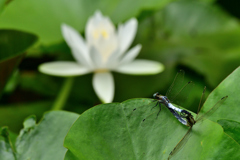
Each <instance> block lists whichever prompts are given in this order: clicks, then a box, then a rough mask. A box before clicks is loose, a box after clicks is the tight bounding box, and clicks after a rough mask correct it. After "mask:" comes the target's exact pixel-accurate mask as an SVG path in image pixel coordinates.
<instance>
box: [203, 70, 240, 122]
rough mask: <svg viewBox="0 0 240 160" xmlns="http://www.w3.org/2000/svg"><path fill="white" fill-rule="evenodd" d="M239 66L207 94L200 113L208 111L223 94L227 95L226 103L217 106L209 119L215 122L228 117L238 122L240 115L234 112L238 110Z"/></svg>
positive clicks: (239, 100) (239, 101) (239, 102)
mask: <svg viewBox="0 0 240 160" xmlns="http://www.w3.org/2000/svg"><path fill="white" fill-rule="evenodd" d="M239 78H240V67H238V68H237V69H236V70H234V71H233V72H232V73H231V74H230V75H229V76H228V77H227V78H226V79H225V80H223V81H222V82H221V83H220V84H219V85H218V87H217V88H216V89H215V90H214V91H213V92H212V93H211V94H210V95H209V97H208V99H207V101H206V102H205V104H204V107H203V109H202V113H205V112H206V111H208V110H209V109H210V108H211V107H212V106H213V105H214V104H215V103H216V102H217V101H218V100H220V99H221V98H222V97H224V96H228V99H227V100H226V103H224V104H223V105H222V106H221V107H219V108H218V109H217V110H216V111H215V113H214V114H212V115H211V116H210V117H209V119H210V120H212V121H214V122H217V121H218V120H219V119H228V120H233V121H236V122H240V117H239V115H238V114H236V113H237V112H238V110H239V104H240V99H239V97H238V95H239V94H238V93H239V88H240V84H239Z"/></svg>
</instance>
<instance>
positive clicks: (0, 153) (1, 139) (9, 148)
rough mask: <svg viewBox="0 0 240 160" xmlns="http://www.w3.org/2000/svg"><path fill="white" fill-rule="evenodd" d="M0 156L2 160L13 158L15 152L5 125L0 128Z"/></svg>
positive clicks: (11, 159)
mask: <svg viewBox="0 0 240 160" xmlns="http://www.w3.org/2000/svg"><path fill="white" fill-rule="evenodd" d="M0 157H1V158H4V160H15V153H14V149H13V145H12V142H11V140H10V135H9V131H8V128H7V127H2V128H1V130H0Z"/></svg>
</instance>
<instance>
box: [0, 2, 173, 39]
mask: <svg viewBox="0 0 240 160" xmlns="http://www.w3.org/2000/svg"><path fill="white" fill-rule="evenodd" d="M169 2H171V0H152V1H136V0H130V1H129V0H114V1H112V0H111V1H109V0H102V1H95V0H88V1H85V0H72V1H71V2H69V1H65V0H41V1H34V0H18V1H12V2H11V3H10V4H9V5H8V6H7V7H6V8H5V11H4V13H2V15H1V17H0V28H14V29H18V30H24V31H28V32H32V33H35V34H36V35H38V36H39V37H40V41H41V42H43V43H44V44H49V43H53V42H55V43H56V42H58V41H60V40H62V35H61V32H60V25H61V24H62V23H67V24H69V25H71V26H72V27H74V28H76V29H78V30H80V31H83V29H84V28H85V24H86V21H87V19H88V18H89V16H91V15H93V13H94V12H95V11H96V10H97V9H99V10H101V11H102V12H103V14H106V15H109V16H110V17H111V19H112V20H113V21H114V22H115V23H119V22H122V21H124V20H127V19H129V18H131V17H134V16H136V15H138V14H139V12H140V11H141V10H142V9H143V8H148V9H157V8H162V7H164V6H165V5H166V4H168V3H169ZM132 6H134V7H132Z"/></svg>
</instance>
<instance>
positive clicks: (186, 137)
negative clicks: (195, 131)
mask: <svg viewBox="0 0 240 160" xmlns="http://www.w3.org/2000/svg"><path fill="white" fill-rule="evenodd" d="M191 130H192V127H190V128H189V130H188V131H187V133H186V134H185V135H184V137H183V138H182V139H181V140H180V141H179V142H178V144H177V145H176V146H175V147H174V148H173V150H172V151H171V153H170V154H169V156H168V160H170V158H172V157H173V156H174V155H176V154H177V152H179V151H180V150H181V149H182V148H183V147H184V146H185V144H186V143H187V141H188V139H189V138H190V137H191Z"/></svg>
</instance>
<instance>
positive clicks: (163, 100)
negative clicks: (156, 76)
mask: <svg viewBox="0 0 240 160" xmlns="http://www.w3.org/2000/svg"><path fill="white" fill-rule="evenodd" d="M153 98H155V99H157V100H158V101H159V102H160V103H163V104H164V105H165V106H168V103H170V101H169V100H168V98H167V97H166V96H163V95H161V94H159V93H158V92H156V93H154V94H153Z"/></svg>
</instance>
